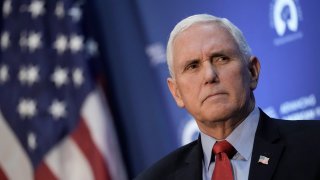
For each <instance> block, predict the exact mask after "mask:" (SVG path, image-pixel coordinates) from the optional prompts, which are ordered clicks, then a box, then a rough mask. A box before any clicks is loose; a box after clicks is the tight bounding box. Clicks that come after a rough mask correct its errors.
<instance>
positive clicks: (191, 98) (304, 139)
mask: <svg viewBox="0 0 320 180" xmlns="http://www.w3.org/2000/svg"><path fill="white" fill-rule="evenodd" d="M167 61H168V67H169V70H170V75H171V77H170V78H168V81H167V82H168V86H169V89H170V92H171V93H172V95H173V97H174V99H175V101H176V103H177V105H178V106H179V107H181V108H186V110H188V112H189V113H190V114H191V115H192V116H193V117H194V119H195V120H196V123H197V125H198V127H199V129H200V131H201V133H200V136H199V139H198V140H196V141H194V142H192V143H190V144H188V145H186V146H183V147H181V148H179V149H178V150H176V151H175V152H173V153H171V154H169V155H168V156H166V157H165V158H163V159H162V160H160V161H159V162H157V163H156V164H155V165H154V166H152V167H151V168H150V169H148V170H147V171H145V172H143V173H142V174H141V175H140V176H138V177H137V179H139V180H140V179H143V180H144V179H150V180H157V179H159V180H160V179H161V180H165V179H181V180H188V179H190V180H191V179H205V180H209V179H215V180H219V179H221V180H227V179H235V180H246V179H250V180H264V179H265V180H267V179H277V180H286V179H290V180H292V179H304V180H311V179H318V180H319V179H320V143H319V142H320V141H319V137H320V133H319V132H318V131H320V124H319V122H318V121H308V122H307V121H283V120H275V119H272V118H270V117H268V116H267V115H266V114H265V113H264V112H262V111H261V110H260V109H258V108H257V107H256V105H255V98H254V94H253V91H254V89H255V88H256V87H257V84H258V79H259V73H260V63H259V60H258V58H257V57H255V56H253V55H252V54H251V51H250V48H249V46H248V44H247V43H246V41H245V38H244V37H243V35H242V32H241V31H240V30H239V29H238V28H237V27H236V26H234V25H233V24H232V23H231V22H230V21H228V20H227V19H224V18H218V17H214V16H211V15H205V14H200V15H194V16H190V17H188V18H186V19H184V20H182V21H181V22H179V23H178V24H177V25H176V26H175V28H174V29H173V31H172V32H171V34H170V38H169V41H168V46H167Z"/></svg>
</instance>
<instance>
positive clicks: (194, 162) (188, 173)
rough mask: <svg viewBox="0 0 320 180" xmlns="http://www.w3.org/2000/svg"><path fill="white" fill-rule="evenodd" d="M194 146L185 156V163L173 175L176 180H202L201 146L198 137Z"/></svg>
mask: <svg viewBox="0 0 320 180" xmlns="http://www.w3.org/2000/svg"><path fill="white" fill-rule="evenodd" d="M197 141H198V142H197V144H196V146H194V147H193V149H192V150H191V151H190V153H188V154H187V156H186V158H185V163H184V165H183V166H181V167H180V168H179V169H177V171H176V172H175V173H174V174H173V176H174V177H173V178H172V179H176V180H180V179H183V180H198V179H202V157H203V152H202V146H201V140H200V137H199V138H198V140H197Z"/></svg>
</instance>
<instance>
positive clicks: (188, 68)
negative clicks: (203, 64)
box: [185, 63, 199, 70]
mask: <svg viewBox="0 0 320 180" xmlns="http://www.w3.org/2000/svg"><path fill="white" fill-rule="evenodd" d="M197 67H199V64H198V63H191V64H189V65H187V66H186V68H185V70H192V69H196V68H197Z"/></svg>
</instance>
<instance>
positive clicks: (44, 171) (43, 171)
mask: <svg viewBox="0 0 320 180" xmlns="http://www.w3.org/2000/svg"><path fill="white" fill-rule="evenodd" d="M34 179H35V180H42V179H46V180H56V179H58V178H57V177H56V176H55V175H54V174H53V173H52V171H51V170H50V169H49V168H48V166H47V165H46V164H45V163H43V161H42V162H41V164H40V165H39V166H38V167H37V169H36V172H35V174H34Z"/></svg>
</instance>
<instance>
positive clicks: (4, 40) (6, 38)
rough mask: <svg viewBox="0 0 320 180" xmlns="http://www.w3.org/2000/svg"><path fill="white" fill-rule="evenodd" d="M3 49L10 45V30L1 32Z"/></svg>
mask: <svg viewBox="0 0 320 180" xmlns="http://www.w3.org/2000/svg"><path fill="white" fill-rule="evenodd" d="M0 43H1V49H2V50H4V49H7V48H8V47H9V45H10V34H9V32H8V31H4V32H2V34H1V42H0Z"/></svg>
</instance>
